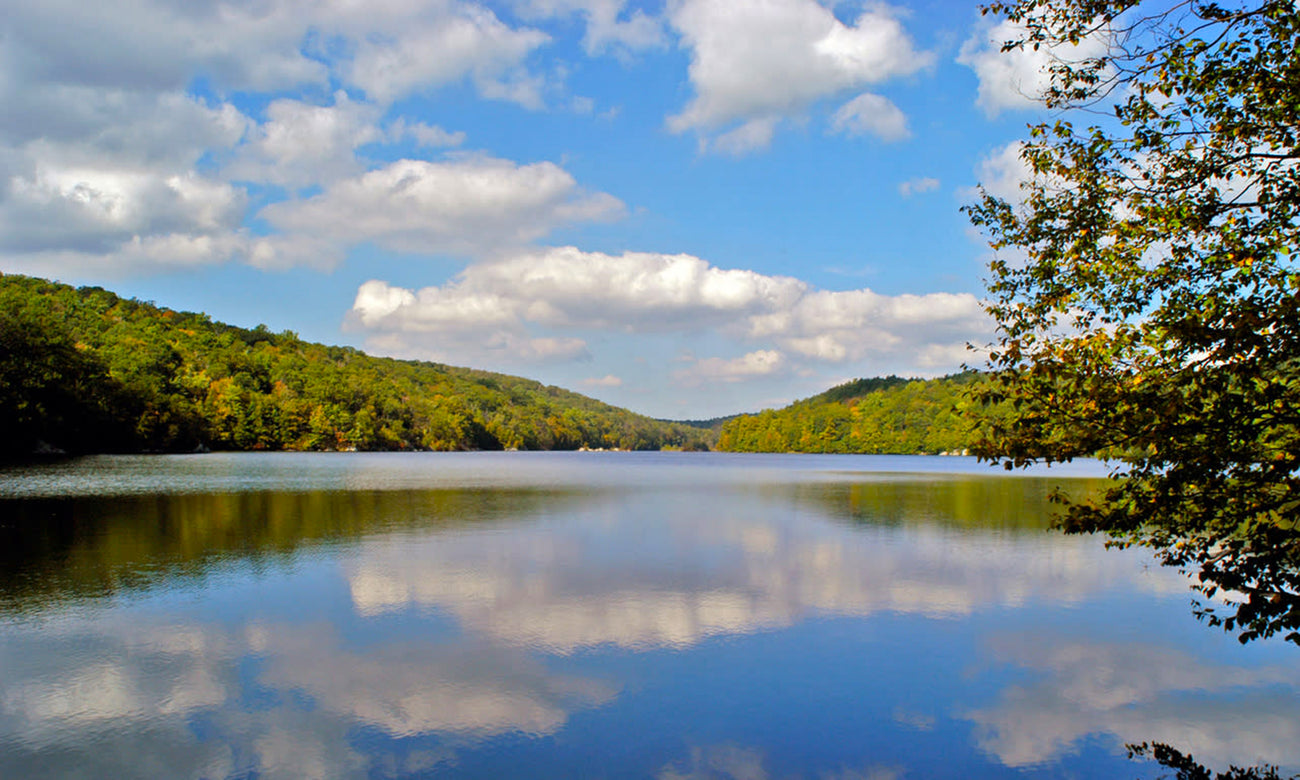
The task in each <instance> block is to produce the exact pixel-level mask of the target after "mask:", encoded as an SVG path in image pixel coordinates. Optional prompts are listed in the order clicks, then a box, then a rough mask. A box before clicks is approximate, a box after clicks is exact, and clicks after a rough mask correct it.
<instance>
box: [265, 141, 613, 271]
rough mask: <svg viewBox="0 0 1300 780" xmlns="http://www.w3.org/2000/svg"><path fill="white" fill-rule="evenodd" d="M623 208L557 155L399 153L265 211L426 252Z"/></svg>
mask: <svg viewBox="0 0 1300 780" xmlns="http://www.w3.org/2000/svg"><path fill="white" fill-rule="evenodd" d="M622 213H623V204H622V203H621V202H620V201H619V200H618V199H617V198H615V197H613V196H612V195H607V194H605V193H585V192H583V191H582V190H581V189H579V187H578V185H577V182H575V181H574V179H573V177H572V176H571V175H569V173H568V172H566V171H565V170H564V169H562V168H560V167H559V166H557V165H555V164H553V163H550V162H541V163H533V164H531V165H519V164H517V163H514V162H511V161H509V160H500V159H495V158H491V157H481V156H465V157H460V158H456V159H451V160H448V161H445V162H437V163H434V162H426V161H422V160H398V161H397V162H394V163H392V164H390V165H387V166H385V167H383V168H380V169H378V170H374V171H369V172H367V173H364V174H362V175H360V176H357V177H353V178H350V179H345V180H343V181H339V182H335V183H333V184H331V185H330V186H329V187H328V188H327V189H326V190H325V191H324V192H322V193H320V194H319V195H316V196H314V197H311V198H308V199H305V200H292V201H284V202H280V203H274V204H271V205H270V206H267V207H266V208H265V209H263V210H262V212H261V214H262V216H263V217H265V218H266V220H267V221H268V222H270V223H271V224H272V225H274V226H275V227H277V228H279V229H280V230H282V231H288V232H293V233H305V234H308V235H312V236H318V237H322V238H328V239H330V240H333V241H337V242H339V243H342V244H357V243H361V242H363V241H371V242H374V243H375V244H377V245H379V246H382V247H385V248H387V249H391V250H394V251H399V252H412V253H422V254H436V253H453V254H469V253H476V252H482V251H487V250H489V249H492V248H497V247H503V246H510V245H520V244H525V243H527V242H529V241H532V240H534V239H536V238H539V237H541V236H544V235H546V234H547V233H548V232H550V231H551V230H553V229H554V228H556V227H558V226H560V225H564V224H569V223H574V222H587V221H593V220H607V219H612V218H615V217H618V216H621V215H622Z"/></svg>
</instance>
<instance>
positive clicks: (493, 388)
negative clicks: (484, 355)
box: [0, 274, 714, 458]
mask: <svg viewBox="0 0 1300 780" xmlns="http://www.w3.org/2000/svg"><path fill="white" fill-rule="evenodd" d="M713 438H714V435H713V433H712V432H711V431H709V430H705V429H701V428H699V427H695V426H690V425H685V424H680V423H671V422H664V421H660V420H654V419H652V418H650V417H646V416H644V415H638V414H634V413H632V412H629V411H627V410H625V409H619V408H617V407H614V406H611V405H609V404H605V403H602V402H600V401H597V400H595V399H592V398H588V397H586V396H583V395H579V394H578V393H574V392H571V391H569V390H564V389H561V388H558V387H552V386H546V385H543V384H541V383H540V382H536V381H533V380H530V379H523V378H520V377H515V376H509V375H506V374H496V373H492V372H488V371H479V370H474V369H468V368H456V367H453V366H446V365H442V364H438V363H429V362H423V361H414V360H396V359H391V358H378V357H371V356H369V355H366V354H365V353H363V352H361V351H359V350H356V349H353V348H351V347H331V346H326V345H322V344H315V343H311V342H306V341H302V340H301V339H299V338H298V336H297V334H295V333H293V332H290V331H285V332H283V333H272V332H271V331H270V330H269V329H267V328H266V326H264V325H259V326H258V327H256V328H252V329H248V328H241V327H237V326H234V325H228V324H225V323H221V322H214V321H213V320H212V319H211V318H210V317H208V316H207V315H206V314H196V313H192V312H178V311H173V310H171V309H167V308H162V307H159V306H157V305H155V304H153V303H143V302H141V301H137V300H132V299H128V298H122V297H119V296H118V295H115V294H114V293H112V292H108V291H106V290H103V289H101V288H98V287H82V288H73V287H70V286H68V285H65V284H58V283H54V282H49V281H46V280H43V279H35V278H32V277H27V276H19V275H13V274H0V456H4V457H8V458H13V457H25V456H30V455H31V454H33V453H39V452H45V453H54V452H67V453H90V452H142V451H167V452H192V451H196V450H198V451H202V450H209V449H210V450H470V449H542V450H546V449H561V450H572V449H579V448H584V447H585V448H591V449H600V448H603V449H661V448H684V449H707V448H708V446H709V444H710V443H711V441H712V439H713Z"/></svg>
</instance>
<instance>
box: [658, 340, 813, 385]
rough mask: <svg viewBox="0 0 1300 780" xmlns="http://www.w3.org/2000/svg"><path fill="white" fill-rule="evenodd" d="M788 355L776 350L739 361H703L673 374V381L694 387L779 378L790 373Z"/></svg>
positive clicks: (749, 355) (696, 361)
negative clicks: (786, 372) (771, 377)
mask: <svg viewBox="0 0 1300 780" xmlns="http://www.w3.org/2000/svg"><path fill="white" fill-rule="evenodd" d="M788 368H789V365H788V361H786V359H785V355H782V354H781V353H780V352H777V351H776V350H773V349H760V350H757V351H755V352H750V353H748V354H745V355H741V356H740V357H738V358H732V359H730V360H725V359H723V358H716V357H713V358H704V359H702V360H695V361H693V362H692V363H691V364H690V366H688V367H687V368H683V369H679V370H677V371H675V372H673V378H674V379H676V380H677V381H678V382H680V383H681V384H683V385H686V386H688V387H694V386H696V385H701V384H708V383H711V382H744V381H747V380H750V379H757V378H759V377H769V376H776V375H779V374H782V373H784V372H785V371H786V370H788Z"/></svg>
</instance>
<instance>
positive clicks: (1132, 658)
mask: <svg viewBox="0 0 1300 780" xmlns="http://www.w3.org/2000/svg"><path fill="white" fill-rule="evenodd" d="M991 650H992V656H993V659H994V660H995V661H997V662H999V663H1005V664H1012V665H1015V666H1018V667H1021V668H1023V669H1026V670H1029V671H1030V672H1031V673H1037V675H1038V676H1039V677H1040V679H1039V680H1038V681H1035V682H1029V683H1027V684H1023V685H1013V686H1011V687H1009V688H1007V689H1005V690H1004V691H1003V692H1002V694H1001V696H1000V698H999V700H998V702H997V703H996V704H995V705H994V706H992V707H989V708H985V709H981V710H977V711H974V712H971V713H970V714H969V715H968V716H967V717H968V718H969V719H970V720H971V721H973V722H974V723H975V725H976V732H975V733H976V740H977V742H978V744H979V746H980V748H981V749H983V750H986V751H988V752H989V753H992V754H993V755H995V756H997V758H998V759H999V760H1001V761H1002V762H1003V763H1004V764H1006V765H1008V766H1014V767H1021V766H1033V765H1039V764H1042V763H1045V762H1048V761H1051V760H1053V759H1055V758H1057V757H1059V756H1060V755H1062V754H1063V753H1066V752H1069V751H1070V750H1072V749H1073V746H1074V745H1075V744H1077V743H1078V742H1079V741H1081V740H1083V739H1085V738H1087V737H1092V736H1095V735H1098V734H1106V735H1111V736H1113V737H1114V739H1115V744H1116V745H1117V746H1118V745H1120V744H1123V743H1126V742H1146V741H1155V742H1164V743H1167V744H1171V745H1175V746H1180V747H1190V748H1191V749H1192V750H1193V752H1195V754H1196V758H1197V759H1198V760H1200V761H1202V762H1205V763H1208V764H1210V765H1211V766H1219V767H1224V766H1225V765H1227V764H1228V763H1236V764H1239V765H1246V764H1255V763H1260V762H1264V763H1269V764H1276V765H1282V766H1296V765H1300V747H1297V746H1300V696H1297V694H1300V675H1297V673H1296V670H1295V669H1294V668H1293V667H1277V666H1264V667H1253V668H1249V667H1236V666H1225V665H1222V664H1219V663H1210V662H1206V661H1202V660H1200V659H1198V658H1196V657H1195V656H1192V655H1190V654H1188V653H1186V652H1184V651H1181V650H1179V649H1175V648H1170V647H1165V646H1160V645H1150V644H1120V643H1102V642H1094V641H1089V640H1086V639H1071V638H1066V637H1060V636H1051V635H1046V636H1044V635H1041V634H1035V635H1032V636H1020V635H1016V636H1006V637H1002V638H1001V639H999V640H997V641H995V642H994V643H993V645H992V647H991ZM1189 702H1195V704H1194V706H1188V704H1189Z"/></svg>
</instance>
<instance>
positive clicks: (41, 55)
mask: <svg viewBox="0 0 1300 780" xmlns="http://www.w3.org/2000/svg"><path fill="white" fill-rule="evenodd" d="M5 16H6V19H5V20H4V21H0V30H3V31H4V32H5V33H7V34H6V35H4V36H3V37H4V38H5V40H6V44H7V47H8V54H9V56H8V57H7V60H8V63H9V64H10V66H11V67H12V68H13V69H14V70H15V71H16V72H17V74H18V75H19V76H20V77H21V78H20V81H23V82H25V83H32V84H36V83H61V84H76V85H84V86H100V87H102V86H106V85H115V86H120V87H124V88H134V89H143V90H160V89H173V90H175V89H183V88H184V87H185V86H186V85H187V84H188V82H189V81H190V79H191V78H192V77H193V75H194V74H195V73H202V74H204V75H205V76H207V77H208V78H210V79H211V80H212V82H213V83H214V85H215V86H217V87H218V88H219V89H223V90H252V91H274V90H286V89H291V88H295V87H302V86H316V87H319V86H323V85H325V84H328V83H329V81H330V78H331V76H333V77H334V78H336V79H340V80H342V81H343V82H344V83H346V84H347V85H349V86H355V87H359V88H361V89H363V90H365V91H366V93H367V95H368V96H369V97H370V98H371V99H374V100H377V101H379V102H388V101H391V100H394V99H396V98H398V97H401V96H402V95H405V94H410V93H411V92H418V91H423V90H427V89H431V88H435V87H439V86H443V85H446V84H450V83H454V82H458V81H461V80H465V79H468V80H470V81H471V82H472V83H474V84H475V85H476V86H478V87H479V89H480V91H481V92H483V93H484V94H486V93H487V92H489V91H498V90H499V87H500V85H501V84H502V83H515V82H517V81H519V80H520V78H521V74H523V73H525V72H526V66H525V60H526V58H527V57H528V55H529V54H530V53H531V52H533V51H534V50H536V49H537V48H538V47H539V46H541V45H543V44H544V43H546V42H547V41H548V36H546V35H545V34H544V33H542V32H540V31H537V30H531V29H527V28H519V29H516V28H512V27H510V26H508V25H506V24H505V23H503V22H502V21H501V20H500V19H499V18H497V17H496V15H495V14H493V13H492V12H491V11H489V10H487V9H485V8H483V7H481V6H479V5H477V4H474V3H467V2H457V1H456V0H427V1H425V2H416V1H415V0H376V1H375V2H369V3H356V2H352V1H351V0H282V2H276V3H243V2H233V1H230V0H215V1H213V2H203V3H199V2H194V3H174V2H167V0H122V2H116V3H112V4H109V5H99V6H95V7H94V8H90V7H88V6H87V5H86V4H85V3H82V2H77V0H49V1H48V2H42V3H25V4H17V5H12V4H11V7H9V8H6V14H5ZM321 41H326V42H329V51H330V54H331V56H330V57H323V56H321V55H322V50H321V46H322V45H321V44H320V42H321ZM340 51H341V52H345V53H346V56H343V57H341V58H340V57H337V56H333V55H337V54H338V52H340ZM512 99H516V100H519V101H523V102H529V101H532V100H535V99H536V96H535V95H533V96H526V95H523V94H519V95H515V96H513V98H512Z"/></svg>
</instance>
